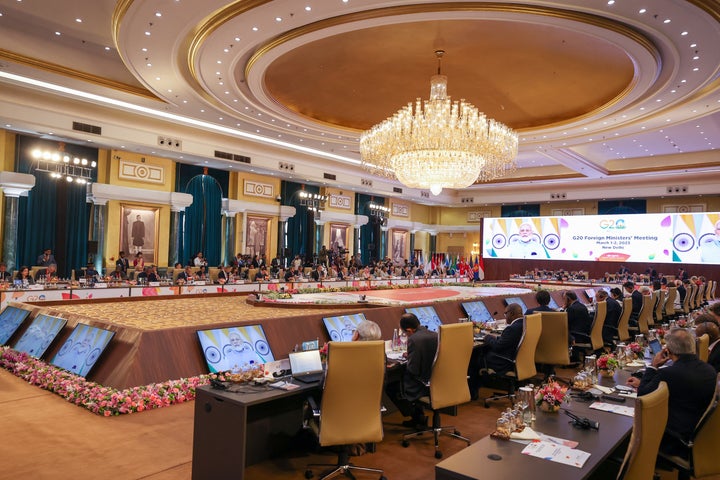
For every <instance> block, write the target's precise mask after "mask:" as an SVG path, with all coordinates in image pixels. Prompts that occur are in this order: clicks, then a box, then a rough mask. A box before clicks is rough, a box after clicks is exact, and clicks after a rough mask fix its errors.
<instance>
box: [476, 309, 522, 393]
mask: <svg viewBox="0 0 720 480" xmlns="http://www.w3.org/2000/svg"><path fill="white" fill-rule="evenodd" d="M505 319H506V320H507V322H508V326H507V327H505V329H504V330H503V332H502V334H501V335H500V336H496V335H486V336H485V338H484V339H483V348H481V349H480V348H475V349H473V352H472V355H471V357H470V366H469V367H468V388H470V399H471V400H477V399H478V389H479V388H480V387H481V386H482V377H481V376H480V369H481V368H486V369H489V370H492V371H493V372H495V373H497V374H499V375H502V374H504V373H505V372H508V371H510V370H511V369H512V367H513V363H512V362H513V360H515V356H516V355H517V348H518V345H520V340H521V339H522V334H523V315H522V307H521V306H520V305H518V304H517V303H511V304H509V305H508V306H507V307H505Z"/></svg>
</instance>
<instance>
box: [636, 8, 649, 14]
mask: <svg viewBox="0 0 720 480" xmlns="http://www.w3.org/2000/svg"><path fill="white" fill-rule="evenodd" d="M645 12H647V9H645V8H641V9H640V10H639V11H638V13H645Z"/></svg>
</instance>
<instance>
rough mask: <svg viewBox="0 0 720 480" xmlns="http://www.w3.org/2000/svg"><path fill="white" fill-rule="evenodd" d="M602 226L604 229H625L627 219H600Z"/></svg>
mask: <svg viewBox="0 0 720 480" xmlns="http://www.w3.org/2000/svg"><path fill="white" fill-rule="evenodd" d="M600 228H602V229H603V230H624V229H625V228H627V227H626V226H625V220H623V219H622V218H619V219H617V220H614V219H612V218H603V219H602V220H600Z"/></svg>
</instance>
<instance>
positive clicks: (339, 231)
mask: <svg viewBox="0 0 720 480" xmlns="http://www.w3.org/2000/svg"><path fill="white" fill-rule="evenodd" d="M347 242H348V224H347V223H331V224H330V249H331V250H333V251H334V252H336V253H339V254H341V255H342V254H344V253H345V251H346V250H347V249H348V248H349V245H348V243H347Z"/></svg>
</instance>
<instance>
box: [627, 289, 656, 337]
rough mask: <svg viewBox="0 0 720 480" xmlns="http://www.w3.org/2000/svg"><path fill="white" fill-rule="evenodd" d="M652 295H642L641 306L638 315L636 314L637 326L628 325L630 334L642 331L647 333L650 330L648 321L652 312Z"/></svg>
mask: <svg viewBox="0 0 720 480" xmlns="http://www.w3.org/2000/svg"><path fill="white" fill-rule="evenodd" d="M653 307H654V305H653V304H652V295H643V302H642V307H641V308H640V315H639V316H638V326H637V327H628V330H629V331H630V334H633V335H637V334H639V333H642V334H644V335H647V333H648V332H649V331H650V327H649V326H648V325H650V321H651V320H652V313H653Z"/></svg>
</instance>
